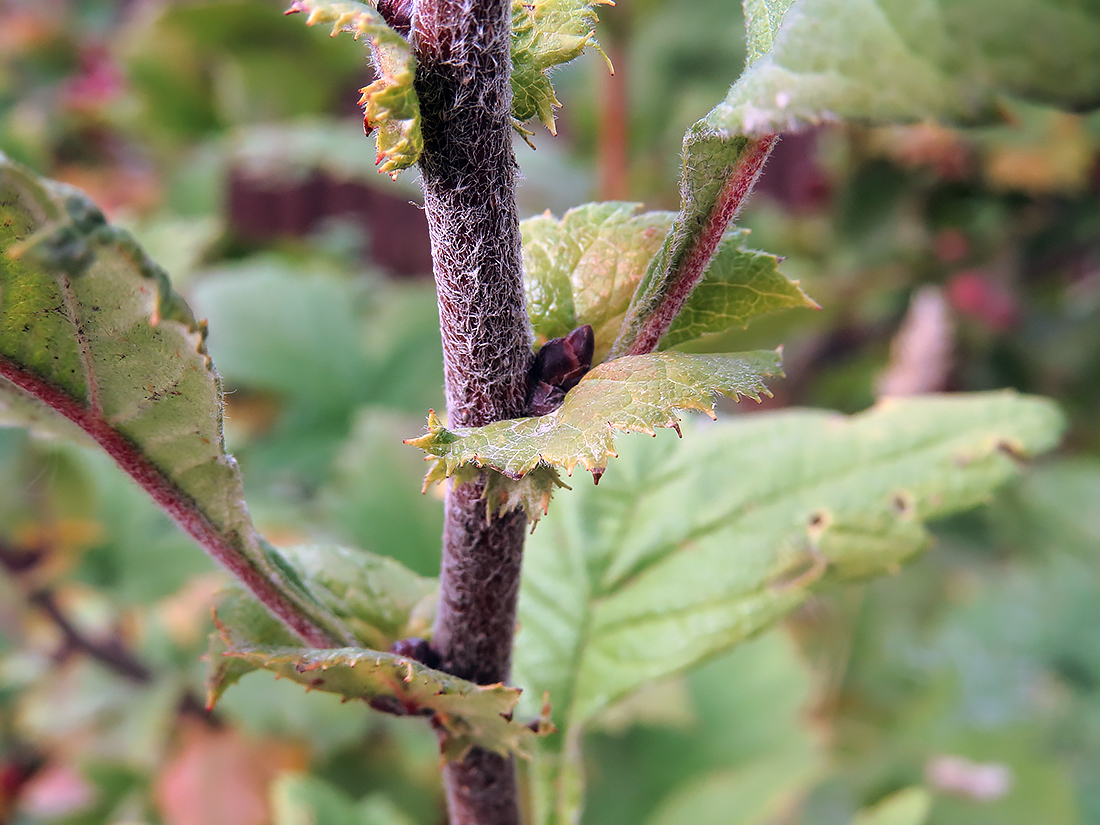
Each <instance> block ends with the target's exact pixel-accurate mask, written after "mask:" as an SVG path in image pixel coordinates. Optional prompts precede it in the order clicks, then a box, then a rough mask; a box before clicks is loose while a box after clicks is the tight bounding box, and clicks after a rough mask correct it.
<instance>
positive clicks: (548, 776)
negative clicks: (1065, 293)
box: [516, 362, 1062, 825]
mask: <svg viewBox="0 0 1100 825" xmlns="http://www.w3.org/2000/svg"><path fill="white" fill-rule="evenodd" d="M612 363H614V362H612ZM1061 428H1062V417H1061V415H1060V414H1059V412H1058V410H1057V408H1056V407H1055V406H1054V405H1053V404H1052V403H1050V402H1048V401H1046V400H1043V399H1037V398H1029V397H1022V396H1019V395H1016V394H1015V393H1011V392H1002V393H995V394H985V395H975V396H950V397H926V398H916V399H908V400H890V401H884V402H882V403H880V404H879V405H878V406H876V407H875V408H873V409H871V410H869V411H868V412H866V413H863V414H861V415H858V416H853V417H851V418H845V417H842V416H839V415H836V414H831V413H827V412H820V411H796V412H786V413H779V414H772V415H768V416H753V417H745V418H741V419H738V420H736V421H733V422H729V423H724V424H719V425H714V426H709V427H705V428H699V429H697V430H692V431H689V432H687V433H685V438H684V443H683V444H676V443H675V442H673V441H669V440H668V439H659V440H655V441H635V442H633V443H632V444H631V445H630V447H631V449H630V450H628V451H624V455H623V456H622V457H620V459H619V461H618V462H617V467H618V471H617V472H616V473H615V474H614V475H612V476H610V477H609V478H608V479H607V480H606V481H605V482H604V483H603V484H602V485H601V486H600V487H598V488H592V487H587V488H584V489H581V490H578V491H575V492H574V493H573V494H572V495H571V496H569V497H568V498H567V499H566V500H565V501H564V502H562V503H561V505H560V506H559V507H558V508H556V509H555V512H554V513H553V514H552V515H551V516H550V518H549V519H548V520H547V522H546V523H545V524H544V525H543V529H540V530H538V531H537V532H536V533H535V534H534V536H533V537H532V538H531V539H530V540H529V541H528V544H527V550H526V554H525V559H524V580H523V586H522V591H521V598H520V628H521V629H520V633H519V636H518V638H517V647H516V677H517V683H518V684H522V685H524V686H525V687H526V688H528V689H529V690H530V691H531V693H530V695H542V693H543V691H549V693H550V699H551V701H552V703H553V707H554V722H555V724H556V725H557V726H558V728H559V730H560V731H561V733H560V734H558V735H555V736H552V737H549V738H548V739H546V740H545V742H544V745H543V747H541V748H540V756H539V758H538V764H539V769H538V772H537V775H538V777H539V780H538V781H539V787H538V789H537V795H538V796H539V798H541V799H542V800H544V801H543V803H541V804H542V806H543V809H542V811H541V813H540V814H539V816H537V817H536V819H535V821H536V822H538V823H540V825H545V824H546V823H555V824H558V823H566V822H572V821H574V818H575V814H576V812H577V810H578V809H579V808H578V806H579V805H580V802H581V796H582V789H583V768H582V764H583V763H582V755H581V743H582V734H583V731H584V728H585V726H586V725H587V724H588V723H589V722H590V721H591V720H593V719H594V718H595V717H596V716H597V714H599V713H600V712H601V711H602V710H603V709H604V708H606V707H608V706H609V705H610V704H611V703H612V702H615V701H616V700H618V699H620V698H622V697H624V696H626V695H628V694H630V693H631V692H632V691H634V690H636V689H638V688H639V687H640V686H642V685H644V684H646V683H648V682H651V681H653V680H655V679H661V678H664V677H668V676H670V675H672V674H675V673H678V672H680V671H683V670H685V669H687V668H690V667H692V666H694V665H696V664H698V663H699V662H701V661H703V660H704V659H706V658H708V657H710V656H713V655H715V654H717V653H719V652H721V651H723V650H727V649H729V648H731V647H733V646H735V645H737V644H738V643H740V642H742V641H744V640H745V639H747V638H749V637H751V636H752V635H754V634H756V633H759V632H761V631H762V630H764V629H765V628H767V627H769V626H771V625H773V624H775V623H776V622H778V621H779V620H780V619H781V618H782V617H783V616H785V615H787V614H788V613H789V612H790V611H791V610H793V609H794V608H795V607H797V606H798V605H799V604H801V603H802V602H803V601H804V600H805V599H806V598H807V596H808V595H809V593H810V592H812V590H813V589H815V588H817V587H820V586H822V585H823V584H826V583H829V582H835V581H839V580H845V579H851V578H860V577H867V576H872V575H881V574H883V573H888V572H891V571H893V570H895V569H897V567H898V565H900V564H901V563H902V562H904V561H906V560H907V559H909V558H911V557H912V556H913V555H914V554H916V553H918V552H919V551H921V550H922V549H924V548H925V547H926V546H927V544H928V542H929V535H928V533H927V532H926V530H925V529H924V526H923V524H924V522H925V521H928V520H930V519H934V518H938V517H942V516H945V515H948V514H950V513H954V512H958V511H960V510H964V509H967V508H970V507H974V506H976V505H978V504H980V503H982V502H983V501H985V500H986V499H987V498H988V496H989V495H990V493H991V492H992V491H993V490H994V489H995V488H996V487H997V486H998V485H1000V484H1001V483H1003V482H1004V481H1006V480H1007V479H1009V478H1011V477H1012V476H1014V475H1016V474H1017V472H1018V470H1019V461H1018V459H1019V457H1021V456H1029V455H1033V454H1035V453H1038V452H1041V451H1043V450H1047V449H1049V448H1050V447H1051V446H1053V444H1054V443H1055V442H1056V440H1057V437H1058V434H1059V432H1060V430H1061Z"/></svg>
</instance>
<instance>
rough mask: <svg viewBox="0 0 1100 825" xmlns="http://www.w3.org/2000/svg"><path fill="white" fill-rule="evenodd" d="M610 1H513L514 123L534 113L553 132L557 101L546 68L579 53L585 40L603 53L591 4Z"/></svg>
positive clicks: (603, 4) (608, 0)
mask: <svg viewBox="0 0 1100 825" xmlns="http://www.w3.org/2000/svg"><path fill="white" fill-rule="evenodd" d="M610 5H614V2H613V0H513V2H512V117H514V118H515V119H516V121H517V122H519V123H525V122H526V121H528V120H530V119H531V118H533V117H535V116H538V119H539V120H540V121H541V122H542V124H543V126H545V127H546V128H547V129H549V130H550V132H551V134H557V129H556V127H555V126H554V109H555V108H557V107H559V106H560V105H561V104H560V103H559V102H558V99H557V98H556V97H554V87H553V85H552V84H551V83H550V70H551V69H553V68H554V67H555V66H560V65H561V64H563V63H568V62H569V61H570V60H572V59H573V58H575V57H580V55H581V53H582V52H583V51H584V50H585V48H586V47H587V46H589V45H591V46H594V47H595V48H596V49H597V50H599V52H600V54H603V49H600V44H599V43H598V42H597V41H596V32H595V31H594V30H593V27H594V26H595V25H596V11H595V7H596V6H610ZM604 59H605V60H606V59H607V55H604ZM609 65H610V61H609Z"/></svg>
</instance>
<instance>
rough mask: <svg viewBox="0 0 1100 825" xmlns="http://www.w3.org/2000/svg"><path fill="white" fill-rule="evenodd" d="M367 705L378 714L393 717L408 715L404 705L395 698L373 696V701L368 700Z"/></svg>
mask: <svg viewBox="0 0 1100 825" xmlns="http://www.w3.org/2000/svg"><path fill="white" fill-rule="evenodd" d="M367 704H368V705H370V706H371V707H372V708H374V709H375V710H376V711H378V712H379V713H389V714H391V715H393V716H408V715H409V711H408V710H407V709H406V708H405V703H404V702H402V701H401V700H400V699H398V698H397V697H396V696H375V697H374V698H373V699H368V700H367Z"/></svg>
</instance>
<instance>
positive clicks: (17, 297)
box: [0, 155, 351, 640]
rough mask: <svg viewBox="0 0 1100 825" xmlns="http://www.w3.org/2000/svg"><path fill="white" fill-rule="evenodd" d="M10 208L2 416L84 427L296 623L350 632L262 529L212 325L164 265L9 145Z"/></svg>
mask: <svg viewBox="0 0 1100 825" xmlns="http://www.w3.org/2000/svg"><path fill="white" fill-rule="evenodd" d="M0 218H2V220H0V249H2V250H3V251H4V252H5V254H4V256H3V257H0V399H3V400H2V401H0V408H3V410H4V413H5V421H4V423H8V424H11V423H16V424H23V425H28V426H40V425H41V423H42V422H57V421H59V420H60V421H61V422H62V426H58V427H55V426H53V425H52V424H50V425H48V426H49V427H50V428H51V429H52V430H54V431H55V432H60V433H63V434H67V435H69V434H73V433H75V432H76V431H77V430H79V431H80V432H81V435H80V437H79V438H77V440H79V441H81V442H83V443H86V442H87V441H88V439H89V438H91V440H93V441H95V442H96V443H97V444H99V445H100V446H101V447H103V448H104V449H105V450H106V451H107V452H108V453H109V454H110V455H111V457H112V458H114V459H115V461H116V462H118V463H119V464H120V465H121V466H122V467H123V469H124V470H126V471H127V472H128V473H129V474H130V475H131V477H133V478H134V479H135V480H136V481H138V483H139V484H141V485H142V487H143V488H144V489H145V490H146V492H147V493H149V495H151V496H152V497H153V498H154V500H155V501H156V502H157V503H158V504H159V505H160V506H161V507H163V508H164V509H165V510H166V511H167V512H168V513H169V515H171V516H172V517H173V518H175V519H176V521H177V523H179V524H180V526H181V527H183V529H184V530H186V531H187V532H188V533H189V534H190V535H191V536H192V537H193V538H195V539H196V540H197V541H199V543H200V544H202V546H203V547H204V548H205V549H207V550H208V551H209V552H211V553H212V554H213V555H215V557H216V558H217V559H218V560H219V561H220V562H222V563H223V564H225V565H226V566H228V567H229V568H230V569H231V570H232V571H233V572H234V573H235V574H236V575H238V576H239V577H241V578H242V579H243V580H245V581H247V582H248V583H249V586H250V587H256V588H259V589H261V590H265V591H266V592H268V594H269V595H272V596H274V597H275V598H277V599H280V600H282V603H283V605H284V607H285V608H286V609H285V610H283V614H282V615H283V617H284V619H286V620H289V621H294V622H297V624H296V627H297V629H298V632H300V633H307V634H308V633H312V632H315V631H317V629H322V630H323V632H324V633H325V634H326V635H327V636H328V637H329V638H331V639H333V640H336V639H350V638H351V634H350V632H349V631H348V630H347V628H346V627H344V626H343V624H342V623H341V622H340V621H339V620H338V619H337V618H336V617H335V616H333V615H332V614H331V613H330V612H328V611H327V610H326V609H325V608H324V607H323V606H322V605H321V604H320V602H318V601H317V600H316V599H315V598H314V597H313V596H312V595H311V594H310V593H309V591H308V590H307V589H306V588H305V586H304V585H303V584H302V582H301V581H300V580H299V579H298V577H297V576H296V575H295V574H294V573H293V571H292V570H290V569H289V568H287V567H286V564H285V562H284V560H283V559H282V558H281V556H280V555H279V553H278V551H276V550H275V548H273V547H272V546H271V545H269V544H268V543H267V542H265V541H264V540H263V538H262V537H261V536H260V535H259V534H258V533H257V532H256V530H255V528H254V527H253V525H252V522H251V519H250V517H249V514H248V510H247V508H246V507H245V504H244V493H243V488H242V485H241V477H240V472H239V470H238V467H237V464H236V462H235V461H234V460H233V458H232V457H231V456H229V455H228V454H227V453H226V452H225V447H224V444H223V441H222V393H221V382H220V379H219V378H218V375H217V373H216V372H214V368H213V366H212V364H211V363H210V358H209V356H208V355H207V352H206V346H205V343H204V339H205V333H206V331H205V328H204V327H203V326H202V325H200V324H198V323H196V322H195V319H194V316H193V315H192V313H191V310H190V309H189V308H188V306H187V304H186V303H185V302H184V301H183V299H182V298H181V297H180V296H179V295H178V294H176V293H175V292H174V291H173V290H172V288H171V285H170V284H169V282H168V277H167V275H166V274H165V273H164V271H163V270H162V269H161V268H160V267H159V266H157V265H156V264H155V263H154V262H153V261H151V260H149V258H148V257H147V256H146V255H145V253H144V252H143V251H142V249H141V247H139V246H138V245H137V243H136V242H135V240H134V239H133V237H132V236H131V235H130V234H129V233H128V232H126V231H125V230H120V229H117V228H115V227H112V226H110V225H109V224H108V223H107V222H106V220H105V218H104V217H103V214H102V213H101V212H100V211H99V210H98V209H97V208H96V207H95V206H94V205H93V204H92V203H91V202H90V201H89V200H88V199H87V198H86V197H85V196H84V195H83V194H81V193H80V192H78V191H77V190H75V189H73V188H71V187H67V186H64V185H62V184H58V183H54V182H51V181H41V180H39V179H38V178H36V177H35V176H34V175H32V174H31V173H30V172H28V171H27V170H25V169H23V168H22V167H20V166H18V165H17V164H15V163H13V162H11V161H9V160H8V159H7V158H6V157H4V156H3V155H0ZM58 413H60V415H58ZM62 417H63V418H62ZM279 593H281V594H282V595H278V594H279ZM295 617H297V618H295ZM311 627H312V628H313V629H312V630H311Z"/></svg>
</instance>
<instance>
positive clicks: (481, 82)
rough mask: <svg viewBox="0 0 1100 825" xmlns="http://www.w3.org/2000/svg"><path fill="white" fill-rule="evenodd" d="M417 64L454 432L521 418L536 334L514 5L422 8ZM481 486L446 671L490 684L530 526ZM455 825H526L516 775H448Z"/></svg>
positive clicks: (463, 771)
mask: <svg viewBox="0 0 1100 825" xmlns="http://www.w3.org/2000/svg"><path fill="white" fill-rule="evenodd" d="M412 25H413V33H412V43H413V48H414V51H415V53H416V58H417V69H416V92H417V96H418V98H419V100H420V111H421V117H422V129H423V133H424V152H423V154H422V155H421V159H420V172H421V180H422V182H423V186H424V207H425V212H426V214H427V219H428V229H429V233H430V235H431V241H432V259H433V268H434V274H435V282H436V291H437V295H438V300H439V325H440V332H441V336H442V340H443V373H444V381H445V389H446V394H447V409H448V413H449V417H450V423H451V424H452V425H458V426H480V425H484V424H489V423H491V422H493V421H499V420H502V419H506V418H515V417H518V416H521V415H523V414H524V412H525V404H526V395H527V372H528V368H529V366H530V363H531V358H532V354H531V343H532V334H531V327H530V322H529V321H528V318H527V309H526V305H525V298H524V291H523V274H522V258H521V254H520V234H519V218H518V214H517V209H516V201H515V169H516V166H515V158H514V156H513V154H512V123H511V97H512V95H511V83H510V75H511V4H510V3H509V2H507V1H506V0H418V1H417V3H416V8H415V11H414V14H413V20H412ZM482 489H483V482H480V481H478V482H474V483H470V484H465V485H461V486H456V487H454V488H453V489H451V490H450V491H449V492H448V494H447V502H446V518H445V522H444V528H443V529H444V533H443V560H442V564H441V571H440V600H439V612H438V615H437V618H436V623H435V628H434V633H433V637H432V646H433V647H434V648H435V649H436V651H437V652H438V653H439V655H440V658H441V661H442V665H441V669H442V670H445V671H447V672H449V673H452V674H454V675H456V676H461V677H463V678H466V679H470V680H473V681H475V682H478V683H480V684H492V683H495V682H504V681H507V679H508V677H509V673H510V671H511V663H512V641H513V637H514V635H515V614H516V603H517V598H518V594H519V575H520V562H521V558H522V552H523V538H524V532H525V529H524V528H525V523H526V520H525V517H524V516H523V514H522V513H513V514H511V515H508V516H506V517H501V518H494V519H493V520H492V521H491V522H490V521H488V520H487V519H486V514H485V502H484V501H483V500H482V498H481V493H482ZM444 784H445V786H446V789H447V806H448V811H449V816H450V822H451V825H518V823H519V806H518V801H517V800H518V797H517V793H516V781H515V768H514V765H513V762H512V760H511V759H509V758H505V757H501V756H499V755H497V754H494V753H490V752H487V751H484V750H480V749H474V750H473V751H472V752H471V753H470V754H469V756H468V757H467V758H466V759H465V760H464V761H462V762H459V763H451V764H448V765H447V766H446V767H445V769H444Z"/></svg>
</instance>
